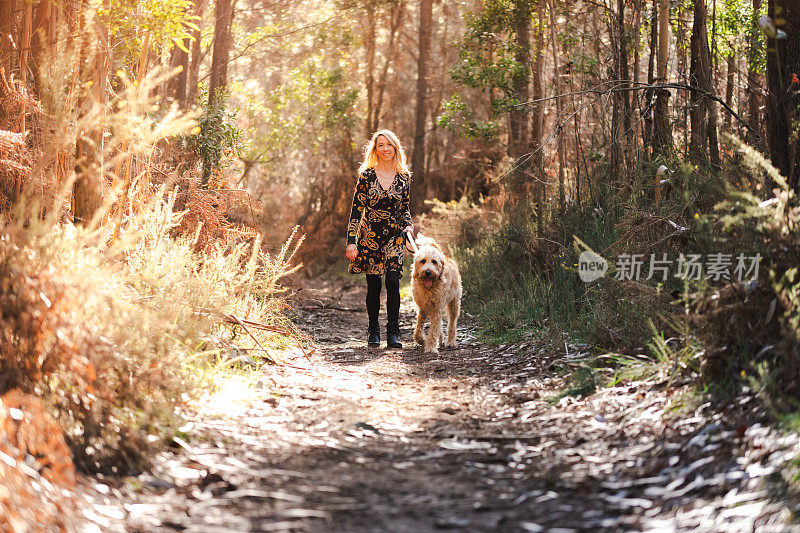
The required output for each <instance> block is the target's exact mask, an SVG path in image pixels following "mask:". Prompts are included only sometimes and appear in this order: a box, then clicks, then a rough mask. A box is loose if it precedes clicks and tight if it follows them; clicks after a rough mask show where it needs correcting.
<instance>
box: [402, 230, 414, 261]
mask: <svg viewBox="0 0 800 533" xmlns="http://www.w3.org/2000/svg"><path fill="white" fill-rule="evenodd" d="M403 235H404V236H405V238H406V250H408V252H409V253H412V254H413V253H414V249H413V248H412V247H411V241H413V240H414V228H413V227H412V226H406V229H404V230H403Z"/></svg>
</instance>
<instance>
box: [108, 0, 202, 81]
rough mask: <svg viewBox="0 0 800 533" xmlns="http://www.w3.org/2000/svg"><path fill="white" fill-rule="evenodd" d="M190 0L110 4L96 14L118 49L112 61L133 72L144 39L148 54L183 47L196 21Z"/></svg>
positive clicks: (131, 0) (123, 0) (116, 0)
mask: <svg viewBox="0 0 800 533" xmlns="http://www.w3.org/2000/svg"><path fill="white" fill-rule="evenodd" d="M193 6H194V2H192V1H191V0H146V1H144V2H139V1H134V0H113V1H111V2H109V3H108V4H107V7H104V8H101V9H99V10H98V14H99V15H100V16H101V18H102V19H103V20H106V21H107V22H108V26H109V30H110V31H111V35H112V37H114V39H115V41H116V42H118V43H119V45H120V47H119V48H117V49H115V51H114V57H115V58H118V60H121V64H122V66H123V67H127V68H130V69H133V68H135V67H136V63H137V62H138V60H139V57H140V56H141V53H142V47H143V46H144V44H145V39H147V41H148V43H149V50H148V51H153V52H161V51H163V50H164V49H170V48H172V46H173V45H175V46H183V44H182V41H183V39H188V38H190V37H191V32H192V31H194V30H197V29H198V27H197V24H196V21H197V20H198V18H197V17H196V16H195V15H193V14H192V11H193Z"/></svg>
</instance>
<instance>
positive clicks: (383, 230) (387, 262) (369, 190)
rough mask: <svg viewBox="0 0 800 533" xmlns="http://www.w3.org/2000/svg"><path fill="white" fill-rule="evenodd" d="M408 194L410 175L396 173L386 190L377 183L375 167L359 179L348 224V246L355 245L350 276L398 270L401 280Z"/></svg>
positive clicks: (407, 224) (408, 223) (380, 273)
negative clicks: (356, 247) (354, 258)
mask: <svg viewBox="0 0 800 533" xmlns="http://www.w3.org/2000/svg"><path fill="white" fill-rule="evenodd" d="M410 195H411V176H407V175H405V174H401V173H399V172H397V173H396V174H395V176H394V181H393V182H392V184H391V186H389V188H388V189H384V188H383V187H382V186H381V184H380V183H379V182H378V175H377V174H376V173H375V169H374V168H368V169H367V170H365V171H364V172H363V173H362V174H361V175H360V176H359V177H358V183H356V191H355V194H353V208H352V210H351V211H350V222H349V223H348V225H347V244H348V245H350V244H357V245H358V255H357V256H356V260H355V261H353V262H352V263H350V268H349V270H350V273H351V274H361V273H362V272H363V273H366V274H378V275H383V274H385V273H386V272H388V271H397V272H399V273H400V276H401V277H402V275H403V259H404V257H405V237H404V236H403V229H405V228H406V227H407V226H410V225H411V212H410V211H409V200H410Z"/></svg>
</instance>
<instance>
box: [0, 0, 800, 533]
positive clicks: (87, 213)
mask: <svg viewBox="0 0 800 533" xmlns="http://www.w3.org/2000/svg"><path fill="white" fill-rule="evenodd" d="M799 76H800V7H798V5H797V4H796V3H795V2H793V1H790V0H769V1H768V2H762V1H761V0H752V2H751V1H745V0H693V1H690V0H678V1H669V0H653V1H645V0H615V1H611V0H609V1H590V0H574V1H562V2H556V1H554V0H550V1H549V2H548V1H545V0H540V1H533V0H486V1H483V2H480V1H475V0H465V1H462V2H456V1H438V2H434V1H433V0H419V1H406V0H342V1H327V0H326V1H323V0H308V1H305V2H295V1H291V0H277V1H269V0H264V1H251V0H217V1H216V2H213V3H212V2H206V1H205V0H198V1H197V2H190V1H188V0H148V1H145V2H130V1H127V0H103V1H102V2H101V1H89V0H82V1H68V0H61V1H41V2H28V1H21V0H2V1H0V210H1V211H2V213H3V226H2V233H0V235H1V236H0V356H2V357H1V358H0V392H4V393H6V394H7V395H12V394H13V395H12V396H4V399H3V402H4V405H6V407H7V408H9V409H11V408H16V407H14V406H15V405H37V406H39V407H36V409H40V410H42V411H43V412H47V413H50V415H46V414H43V415H42V420H47V421H48V422H46V423H47V424H50V425H51V426H52V427H57V428H59V429H57V430H54V433H53V434H57V435H59V437H58V438H55V437H53V439H54V440H52V439H51V440H48V441H47V442H41V443H39V444H35V445H34V444H30V443H29V444H27V446H38V447H39V448H38V449H39V450H40V452H42V454H43V455H47V454H46V453H45V452H44V451H42V450H44V449H45V448H47V449H51V450H54V451H52V452H47V453H52V454H53V457H58V458H60V459H58V460H55V459H54V460H53V461H52V464H51V465H50V466H49V467H48V468H49V469H50V471H52V472H56V473H57V474H58V475H59V476H61V475H62V474H63V472H70V468H71V464H72V463H71V460H70V459H69V456H70V455H71V456H72V458H74V460H75V462H76V463H77V464H78V466H80V467H81V468H83V469H86V470H103V471H109V472H120V471H135V470H137V469H141V468H144V465H145V464H146V462H147V459H146V458H147V456H148V452H147V450H149V449H150V448H151V447H152V446H155V445H157V444H158V440H159V438H158V437H156V438H151V437H152V436H153V435H159V434H162V433H169V432H170V431H173V430H174V426H175V424H177V422H176V421H175V420H173V417H172V415H171V414H170V413H172V412H174V411H173V409H174V407H175V406H176V405H180V404H182V403H184V402H186V401H187V400H186V396H185V395H186V394H189V393H190V392H191V391H196V390H198V389H202V388H203V387H204V386H208V384H209V383H213V381H214V379H215V376H216V375H217V373H218V372H227V371H229V369H230V368H231V360H230V358H228V357H227V356H226V355H224V354H227V353H229V352H228V351H227V349H228V348H229V347H230V346H232V344H231V343H232V342H233V341H232V339H233V338H234V337H235V336H236V332H239V334H240V335H244V336H245V337H246V338H247V339H251V340H252V341H253V348H252V349H253V350H255V352H254V353H258V354H259V355H258V356H259V359H260V362H261V363H264V364H268V363H270V364H271V363H274V362H276V360H277V359H279V356H278V355H276V354H278V353H279V352H280V349H284V348H286V346H294V345H299V347H300V348H299V349H301V350H302V349H303V347H304V346H307V345H308V342H309V341H308V339H304V338H303V336H302V334H300V333H299V332H298V331H296V329H295V328H294V327H293V326H292V325H291V323H290V321H289V320H288V319H287V318H286V308H285V304H283V303H282V300H281V299H280V297H279V296H280V287H279V283H278V280H279V279H280V278H282V277H283V276H285V275H286V274H288V273H290V272H292V271H294V270H296V268H297V267H296V266H292V265H297V264H299V263H300V262H302V264H303V266H304V269H303V274H304V275H305V276H319V275H325V276H329V277H330V276H334V277H335V276H337V275H340V274H341V273H342V272H343V269H344V259H343V250H344V242H345V226H346V221H347V215H348V213H349V210H350V205H351V199H352V193H353V187H354V183H355V168H356V167H357V165H358V163H359V162H360V160H361V158H362V155H363V154H362V147H363V145H364V143H365V142H366V140H367V139H368V138H369V137H370V135H371V134H372V132H373V131H375V130H377V129H379V128H389V129H391V130H393V131H395V132H396V133H397V134H398V135H399V137H400V138H401V139H402V140H403V142H404V145H405V147H406V149H407V151H408V153H409V155H410V157H411V160H412V170H413V173H414V186H413V191H412V200H413V206H412V213H413V214H414V216H415V217H417V220H418V223H417V226H418V227H420V228H422V230H423V231H425V232H427V233H431V234H433V235H434V236H435V237H436V238H438V239H439V240H440V241H442V242H444V243H446V244H447V245H448V249H449V251H450V252H451V253H452V254H454V255H455V256H456V257H457V258H458V259H459V260H460V262H461V265H462V270H463V273H464V279H465V284H466V296H465V306H466V307H465V308H466V309H467V311H468V312H470V313H471V314H472V315H473V316H474V319H475V321H476V324H477V325H478V327H479V328H480V331H481V332H482V334H483V335H484V336H485V338H486V339H493V340H496V341H498V342H503V341H504V340H508V339H519V338H521V337H526V336H530V337H536V338H539V339H543V340H544V341H545V342H548V343H552V345H553V346H560V345H563V340H564V338H566V337H569V338H572V339H574V340H577V341H580V342H583V343H586V344H587V345H589V346H591V347H592V348H593V349H596V350H597V351H598V353H604V354H612V355H613V357H607V358H606V359H604V360H603V361H604V363H603V364H604V365H607V364H613V365H615V366H614V367H615V368H619V369H620V370H619V372H622V373H624V372H627V371H631V372H634V373H635V372H648V371H649V370H647V369H648V368H652V367H653V365H655V366H657V367H658V366H659V365H660V367H663V368H670V369H671V370H670V374H669V375H670V376H671V377H670V383H671V382H672V381H673V380H681V379H683V380H689V381H691V382H693V383H697V384H698V386H699V387H700V389H701V390H703V391H705V392H711V393H714V394H722V395H735V394H738V393H739V392H740V391H741V390H742V389H741V388H742V387H750V388H752V389H754V390H756V391H757V392H758V393H759V394H761V395H762V398H763V401H764V402H765V404H768V405H769V406H770V408H771V409H773V412H774V413H775V416H776V417H778V416H781V414H785V413H787V412H791V411H792V408H793V407H792V406H795V405H796V399H797V398H800V381H798V379H797V376H798V373H797V371H798V366H800V353H799V352H798V343H797V334H798V331H799V330H800V280H798V279H797V264H798V259H799V256H798V243H799V242H800V239H799V238H798V221H799V220H800V210H798V207H797V197H796V194H797V191H798V188H799V187H800V133H799V132H800V129H799V126H798V124H799V120H800V78H799ZM662 166H663V168H661V167H662ZM659 169H660V170H659ZM293 228H294V229H293ZM300 235H305V240H304V241H303V237H300ZM287 237H288V238H289V240H288V241H287V240H286V239H287ZM574 237H577V238H578V239H579V240H580V242H578V241H576V239H575V238H574ZM301 242H302V245H300V243H301ZM585 248H591V249H593V250H595V251H597V252H598V253H601V254H602V255H603V256H604V257H607V258H608V257H612V258H613V257H615V256H616V255H618V254H620V253H629V254H632V253H641V254H647V255H649V254H650V253H658V254H661V253H669V254H671V255H672V256H675V255H677V254H678V253H702V254H709V253H721V252H727V253H732V254H735V253H739V252H748V253H761V254H762V256H763V257H764V261H763V263H762V266H761V269H762V275H761V277H760V279H759V280H758V282H757V283H755V284H753V283H750V284H747V283H744V284H743V283H736V282H735V281H732V280H716V281H715V280H708V279H700V280H696V281H692V280H679V279H670V280H668V281H666V282H664V283H655V282H653V283H650V282H644V281H637V280H616V279H614V278H613V277H607V278H604V279H603V280H601V281H600V282H598V283H595V284H591V285H587V284H584V283H583V282H581V281H579V280H578V277H577V274H576V268H575V267H576V261H577V256H578V254H579V253H580V252H581V251H582V250H583V249H585ZM209 287H214V289H213V290H210V289H209ZM175 317H180V320H176V319H175ZM237 342H238V341H237ZM562 347H563V346H562ZM234 359H235V357H234ZM609 361H611V362H609ZM234 362H235V361H234ZM234 366H235V365H234ZM595 370H596V369H592V368H588V369H583V370H582V374H581V376H582V377H580V380H582V381H581V383H580V384H579V385H580V386H587V387H589V389H592V390H593V388H594V387H595V386H596V384H597V383H599V382H600V381H599V379H600V378H599V377H598V376H599V374H598V373H597V372H596V371H595ZM620 375H621V374H620ZM98 376H101V379H99V378H98ZM579 388H580V387H579ZM584 390H585V389H584ZM9 391H10V392H9ZM145 399H146V401H145ZM15 402H16V403H15ZM32 409H33V408H32ZM10 413H11V411H7V412H6V414H5V415H3V416H4V417H5V418H2V419H0V420H3V424H6V428H5V430H4V431H6V432H7V434H8V435H11V434H13V435H16V437H13V438H12V437H7V442H9V443H10V444H9V445H8V446H9V447H7V449H6V451H4V453H6V454H7V455H9V456H11V457H15V456H17V457H22V458H24V457H25V453H24V446H22V444H20V443H22V442H23V441H25V438H23V437H22V436H21V435H22V433H20V432H22V431H23V430H22V429H20V428H21V427H22V426H20V425H19V424H17V423H16V422H14V421H13V420H15V419H13V417H11V414H10ZM51 415H52V416H51ZM37 423H39V422H37ZM41 423H45V422H41ZM2 428H3V426H0V429H2ZM170 428H171V429H170ZM62 430H63V437H61V436H60V435H62ZM32 434H41V432H37V431H34V432H33V433H32ZM26 438H27V437H26ZM30 438H34V437H30ZM37 438H38V437H37ZM3 442H6V441H3ZM25 442H27V441H25ZM15 443H16V444H15ZM4 445H5V444H4ZM67 447H68V448H69V450H70V452H69V454H66V452H64V451H63V450H66V449H67ZM64 457H66V459H64ZM59 461H62V462H59ZM62 464H63V465H66V466H58V465H62ZM0 467H2V468H6V466H3V465H2V464H0ZM8 468H9V469H10V470H9V472H7V476H6V478H7V479H12V476H13V474H12V472H11V471H12V470H14V469H13V468H12V467H8ZM45 470H47V469H45ZM47 475H50V474H47ZM63 475H64V476H67V477H69V476H71V474H63ZM19 476H20V477H19V480H20V481H19V483H20V484H21V485H20V487H22V488H18V490H17V491H16V493H15V494H17V496H8V497H5V498H6V499H5V500H2V501H3V502H4V504H3V505H5V506H6V510H8V509H22V508H24V506H21V507H20V506H19V505H20V502H18V501H12V499H13V498H26V497H30V498H34V497H36V498H45V499H46V498H48V497H50V498H51V500H49V501H50V504H51V505H52V506H57V505H58V498H57V497H56V496H54V495H53V496H47V495H44V496H42V495H41V494H40V495H38V496H35V495H34V492H31V491H30V490H27V489H24V487H23V485H24V483H23V480H24V475H22V474H19ZM52 476H53V479H56V478H57V477H58V476H56V474H52ZM26 490H27V492H26ZM26 495H27V496H26ZM1 509H2V508H0V510H1ZM9 512H10V511H9ZM18 513H19V511H18ZM0 516H3V513H2V512H0ZM8 516H12V515H10V514H9V515H8ZM57 516H58V513H56V512H54V513H53V518H52V520H54V521H57V520H58V518H57Z"/></svg>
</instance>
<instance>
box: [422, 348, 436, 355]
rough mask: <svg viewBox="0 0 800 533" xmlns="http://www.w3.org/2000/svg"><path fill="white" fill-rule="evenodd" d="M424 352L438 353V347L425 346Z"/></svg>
mask: <svg viewBox="0 0 800 533" xmlns="http://www.w3.org/2000/svg"><path fill="white" fill-rule="evenodd" d="M425 353H430V354H433V355H439V348H425Z"/></svg>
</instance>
